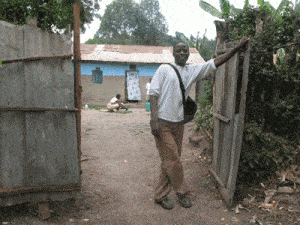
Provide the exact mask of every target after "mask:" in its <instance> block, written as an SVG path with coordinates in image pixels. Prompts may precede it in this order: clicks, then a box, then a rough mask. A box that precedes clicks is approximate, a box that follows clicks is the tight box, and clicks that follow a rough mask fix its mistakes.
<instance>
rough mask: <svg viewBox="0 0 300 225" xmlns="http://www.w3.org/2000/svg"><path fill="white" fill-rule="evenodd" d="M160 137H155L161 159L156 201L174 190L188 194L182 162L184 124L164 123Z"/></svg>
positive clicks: (155, 195)
mask: <svg viewBox="0 0 300 225" xmlns="http://www.w3.org/2000/svg"><path fill="white" fill-rule="evenodd" d="M162 124H163V127H162V129H161V133H160V136H158V137H157V136H155V137H154V138H155V141H156V148H157V149H158V152H159V156H160V158H161V174H160V176H159V182H158V185H157V187H156V189H155V194H154V199H155V200H158V201H159V200H161V199H163V198H164V197H166V196H167V195H168V194H169V193H170V191H171V190H172V189H173V190H175V191H176V192H177V193H180V194H185V193H187V190H186V185H185V182H184V176H183V166H182V163H181V161H180V157H181V147H182V138H183V132H184V124H182V123H171V122H166V121H162Z"/></svg>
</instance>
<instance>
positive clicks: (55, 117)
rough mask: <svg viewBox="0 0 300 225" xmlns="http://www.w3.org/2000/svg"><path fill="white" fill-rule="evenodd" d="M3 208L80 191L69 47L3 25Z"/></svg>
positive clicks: (29, 30)
mask: <svg viewBox="0 0 300 225" xmlns="http://www.w3.org/2000/svg"><path fill="white" fill-rule="evenodd" d="M0 60H2V61H3V65H2V67H0V96H1V97H0V206H1V205H2V206H3V205H13V204H17V203H22V202H25V201H35V202H37V201H45V200H49V199H52V200H62V199H64V198H68V197H70V196H73V194H74V193H76V191H77V190H78V189H79V187H80V161H79V152H78V148H77V134H76V119H75V112H76V111H77V109H75V107H74V76H73V72H72V70H73V69H72V59H71V41H70V40H67V39H66V38H65V37H64V36H61V35H58V34H53V33H48V32H46V31H42V30H40V29H38V28H36V27H31V26H28V25H25V26H15V25H12V24H9V23H6V22H3V21H0Z"/></svg>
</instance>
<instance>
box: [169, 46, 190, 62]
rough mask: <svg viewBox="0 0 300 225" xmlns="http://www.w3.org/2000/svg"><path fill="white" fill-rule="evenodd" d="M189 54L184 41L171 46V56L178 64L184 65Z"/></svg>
mask: <svg viewBox="0 0 300 225" xmlns="http://www.w3.org/2000/svg"><path fill="white" fill-rule="evenodd" d="M189 55H190V51H189V46H187V45H186V44H184V43H179V44H177V45H175V46H174V48H173V56H174V58H175V63H176V64H177V65H179V66H185V64H186V61H187V60H188V58H189Z"/></svg>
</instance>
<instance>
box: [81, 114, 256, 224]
mask: <svg viewBox="0 0 300 225" xmlns="http://www.w3.org/2000/svg"><path fill="white" fill-rule="evenodd" d="M131 110H132V113H127V114H120V113H107V112H100V111H98V110H84V111H83V112H82V131H83V137H82V146H83V147H82V151H83V158H85V159H86V161H83V162H82V170H83V176H82V179H83V180H82V181H83V196H82V199H83V202H82V206H84V208H85V211H84V212H81V213H80V214H81V216H80V217H81V219H82V218H87V219H89V222H90V223H91V224H247V223H248V222H249V220H250V219H251V215H247V214H245V213H246V212H242V213H241V214H238V215H236V214H234V213H233V212H232V211H229V210H228V209H227V208H226V207H225V205H224V204H223V202H222V201H221V199H220V196H219V195H218V194H217V192H216V191H215V190H214V187H213V185H212V184H211V182H210V181H209V178H208V172H207V168H205V167H203V165H202V164H201V162H200V160H199V154H200V151H201V148H199V147H193V146H191V144H189V142H188V137H189V134H191V132H192V125H191V124H188V125H186V127H185V131H186V132H185V137H184V144H183V149H184V151H183V155H182V161H183V164H184V168H185V176H186V179H187V183H188V184H190V187H191V190H192V196H193V203H194V205H193V207H192V208H190V209H184V208H182V207H180V206H179V205H178V204H177V203H176V204H175V208H174V209H172V210H170V211H168V210H164V209H162V208H161V207H160V206H158V205H156V204H154V203H153V191H154V184H155V181H156V179H157V177H158V174H159V165H160V158H159V156H158V153H157V150H156V148H155V142H154V138H153V137H152V135H151V132H150V127H149V120H150V113H149V112H146V111H145V109H131ZM172 197H173V201H174V203H175V202H176V198H175V196H174V193H173V195H172ZM79 221H80V220H79ZM79 221H77V222H79ZM234 221H238V222H234Z"/></svg>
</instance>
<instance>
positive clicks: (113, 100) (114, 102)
mask: <svg viewBox="0 0 300 225" xmlns="http://www.w3.org/2000/svg"><path fill="white" fill-rule="evenodd" d="M117 101H118V99H117V98H116V97H113V98H112V99H111V100H110V102H109V103H110V104H116V103H117Z"/></svg>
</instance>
